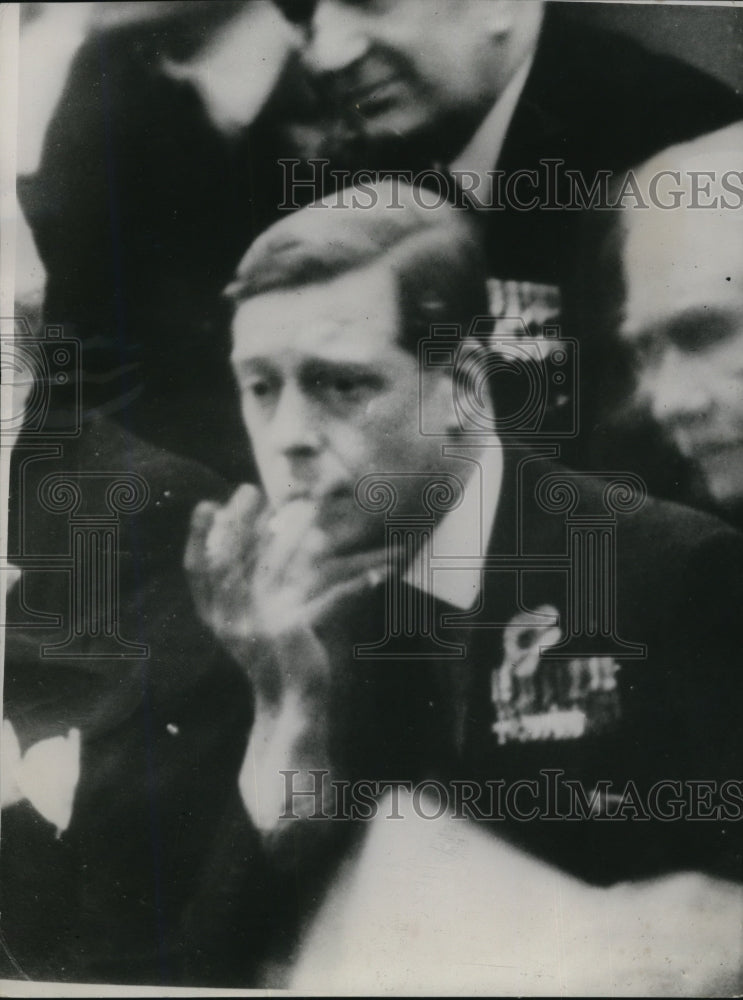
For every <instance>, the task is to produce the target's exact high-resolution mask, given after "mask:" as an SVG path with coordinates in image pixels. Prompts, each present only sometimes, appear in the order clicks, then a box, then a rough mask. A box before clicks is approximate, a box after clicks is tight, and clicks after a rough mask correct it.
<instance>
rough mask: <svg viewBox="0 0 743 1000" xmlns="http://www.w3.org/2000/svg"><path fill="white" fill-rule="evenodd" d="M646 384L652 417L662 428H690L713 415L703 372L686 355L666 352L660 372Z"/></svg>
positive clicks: (672, 350)
mask: <svg viewBox="0 0 743 1000" xmlns="http://www.w3.org/2000/svg"><path fill="white" fill-rule="evenodd" d="M644 381H645V388H646V393H647V395H648V396H649V401H650V409H651V412H652V415H653V416H654V417H655V419H656V420H657V421H658V423H660V424H673V425H675V426H678V427H683V426H688V425H691V424H693V423H694V422H695V421H697V420H699V419H700V418H703V417H705V416H706V415H707V414H708V412H709V409H710V406H711V398H710V394H709V391H708V388H707V385H706V382H705V379H704V377H703V372H702V371H700V370H699V366H698V365H697V364H696V363H695V361H694V359H693V358H690V357H688V356H687V355H686V354H685V353H684V352H682V351H678V350H675V349H671V350H668V351H666V353H665V354H664V356H663V359H662V361H661V363H660V365H659V367H658V368H657V370H656V371H655V372H654V373H653V374H652V375H650V376H646V378H645V380H644Z"/></svg>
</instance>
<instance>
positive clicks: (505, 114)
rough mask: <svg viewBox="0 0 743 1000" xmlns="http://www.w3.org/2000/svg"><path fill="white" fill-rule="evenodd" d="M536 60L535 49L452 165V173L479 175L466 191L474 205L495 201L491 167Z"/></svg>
mask: <svg viewBox="0 0 743 1000" xmlns="http://www.w3.org/2000/svg"><path fill="white" fill-rule="evenodd" d="M533 62H534V52H533V51H532V52H531V54H530V55H529V56H527V58H526V59H525V60H524V62H523V63H522V64H521V66H520V67H519V69H518V70H517V72H516V73H514V75H513V76H512V77H511V79H510V81H509V82H508V85H507V86H506V89H505V90H504V91H503V93H502V94H501V96H500V97H499V98H498V100H497V101H496V102H495V104H494V105H493V107H492V108H491V109H490V111H489V112H488V113H487V115H486V116H485V119H484V120H483V122H482V123H481V124H480V127H479V128H478V130H477V131H476V132H475V134H474V135H473V136H472V138H471V139H470V141H469V142H468V143H467V145H466V146H465V148H464V149H463V150H462V152H461V153H460V154H459V156H457V157H456V158H455V159H454V161H453V162H452V163H451V164H450V165H449V171H450V173H453V174H455V175H456V172H457V171H468V172H471V173H475V174H477V176H478V177H479V178H480V183H479V185H478V186H477V187H476V188H473V190H471V191H469V190H468V192H467V194H468V197H469V198H470V199H471V200H472V202H473V203H474V204H475V207H480V208H483V207H487V205H489V204H492V188H493V181H492V177H491V176H490V173H489V171H491V170H493V169H494V168H495V165H496V164H497V162H498V158H499V157H500V154H501V150H502V149H503V143H504V142H505V139H506V132H507V131H508V126H509V125H510V124H511V119H512V118H513V115H514V112H515V111H516V105H517V104H518V102H519V98H520V97H521V94H522V92H523V90H524V86H525V84H526V78H527V77H528V75H529V71H530V70H531V66H532V63H533ZM468 187H469V185H468Z"/></svg>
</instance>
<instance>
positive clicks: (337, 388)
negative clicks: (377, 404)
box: [330, 375, 362, 396]
mask: <svg viewBox="0 0 743 1000" xmlns="http://www.w3.org/2000/svg"><path fill="white" fill-rule="evenodd" d="M330 388H331V389H332V390H333V391H334V392H337V393H338V394H339V395H341V396H348V395H350V394H351V393H353V392H355V391H356V390H357V389H361V388H362V380H361V379H358V378H349V377H348V376H345V375H339V376H337V377H336V378H334V379H332V380H331V382H330Z"/></svg>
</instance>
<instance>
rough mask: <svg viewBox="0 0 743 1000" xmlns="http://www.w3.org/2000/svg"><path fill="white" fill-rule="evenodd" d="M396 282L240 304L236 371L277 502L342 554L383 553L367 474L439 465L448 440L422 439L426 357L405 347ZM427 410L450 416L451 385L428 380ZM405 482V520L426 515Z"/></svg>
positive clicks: (368, 280) (351, 278)
mask: <svg viewBox="0 0 743 1000" xmlns="http://www.w3.org/2000/svg"><path fill="white" fill-rule="evenodd" d="M398 330H399V313H398V306H397V292H396V283H395V278H394V276H393V275H392V274H391V273H390V272H389V271H388V270H386V269H385V268H384V267H382V266H377V267H373V268H369V269H366V270H364V271H353V272H350V273H348V274H346V275H343V276H341V277H339V278H337V279H335V280H333V281H331V282H327V283H322V284H313V285H307V286H304V287H300V288H296V289H291V290H279V291H273V292H269V293H266V294H263V295H259V296H256V297H255V298H252V299H248V300H246V301H245V302H243V303H242V304H241V305H240V306H239V307H238V309H237V312H236V315H235V320H234V324H233V354H232V362H233V367H234V371H235V374H236V377H237V381H238V385H239V388H240V392H241V397H242V413H243V419H244V422H245V426H246V428H247V430H248V433H249V435H250V439H251V442H252V446H253V451H254V455H255V460H256V463H257V466H258V471H259V474H260V477H261V481H262V483H263V487H264V489H265V492H266V495H267V499H268V502H269V505H270V506H271V507H272V508H273V509H274V510H279V509H281V508H282V507H284V506H285V505H286V504H290V503H292V502H294V501H296V500H304V501H309V502H310V503H312V505H313V506H314V508H315V511H316V514H315V523H316V524H317V526H318V527H319V528H321V529H322V530H323V531H324V532H326V534H327V536H328V538H329V543H330V548H332V549H333V550H347V549H351V550H353V549H362V548H365V547H371V546H373V545H375V544H381V542H382V540H383V538H384V523H383V518H382V517H381V516H380V515H369V514H365V513H364V512H363V511H362V510H361V509H360V508H359V506H358V505H357V503H356V500H355V495H354V489H355V486H356V484H357V482H358V481H359V479H361V478H362V476H365V475H367V474H369V473H379V474H380V476H383V475H384V474H385V473H395V472H418V473H420V472H426V473H431V474H432V475H434V474H435V472H436V469H437V468H439V469H440V468H442V458H441V439H440V438H437V437H429V436H423V435H421V433H420V431H419V402H420V397H421V384H420V382H419V369H418V361H417V358H416V357H415V356H414V355H413V354H412V353H410V352H409V351H406V350H404V349H403V348H402V347H401V346H400V344H399V342H398ZM422 392H423V393H424V395H425V396H426V397H427V398H426V400H425V405H427V406H428V407H429V410H430V408H431V407H438V408H439V409H440V411H441V412H442V419H443V416H444V414H445V411H446V408H447V405H449V407H450V406H451V403H450V401H451V381H450V379H449V378H448V377H446V376H443V375H441V374H439V373H436V372H433V371H432V372H426V373H424V376H423V381H422ZM406 482H408V483H410V485H408V486H407V489H408V491H409V495H406V493H405V488H406V487H405V486H404V485H403V486H402V487H401V486H400V485H399V483H397V484H396V486H397V488H398V491H399V497H398V511H399V510H401V509H402V510H411V509H415V510H417V509H419V504H417V503H416V501H417V498H418V496H419V495H420V489H421V484H420V481H418V482H417V484H415V485H414V482H415V481H413V482H411V477H408V478H407V480H406Z"/></svg>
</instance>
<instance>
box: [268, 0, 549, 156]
mask: <svg viewBox="0 0 743 1000" xmlns="http://www.w3.org/2000/svg"><path fill="white" fill-rule="evenodd" d="M278 2H279V3H280V4H283V7H284V9H285V10H286V11H287V14H288V15H290V16H292V17H294V19H295V20H296V21H297V23H299V24H301V25H302V27H303V29H304V32H305V45H304V49H303V53H302V56H303V60H304V63H305V65H306V66H307V68H308V70H309V71H310V73H312V74H313V75H314V77H315V78H316V79H317V81H318V83H319V85H320V87H321V89H322V93H323V94H324V95H325V97H326V99H327V101H328V102H329V103H330V104H332V105H333V106H334V108H335V109H336V111H337V113H338V114H340V115H343V116H345V117H346V118H347V119H348V120H349V122H350V123H351V127H352V128H355V129H356V130H357V131H358V132H360V133H361V134H362V135H363V136H364V137H365V138H367V139H370V140H372V141H375V140H385V139H393V138H395V139H408V138H411V137H417V136H421V135H430V134H433V133H434V132H435V131H436V130H438V129H441V128H443V127H444V126H450V127H454V129H455V132H456V131H458V130H460V129H462V128H464V129H465V130H467V129H468V130H469V131H472V129H473V128H474V125H476V124H477V122H478V121H479V119H481V118H482V117H483V116H484V114H485V113H486V112H487V110H488V109H489V108H490V107H491V106H492V105H493V104H494V102H495V101H496V99H497V97H498V96H499V94H500V93H501V92H502V90H503V88H504V87H505V86H506V84H507V82H508V80H509V79H510V78H511V76H512V75H513V74H514V73H515V72H516V70H517V69H518V68H519V66H520V65H521V63H522V61H523V59H524V58H525V57H526V55H527V54H528V53H530V52H531V50H532V49H533V46H534V44H535V43H536V37H537V34H538V32H539V27H540V23H541V13H542V11H541V4H540V3H536V2H534V0H518V2H511V0H438V2H431V0H317V2H313V0H278ZM438 139H439V141H440V142H442V143H445V142H446V139H447V136H446V135H443V134H442V135H439V136H438Z"/></svg>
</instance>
